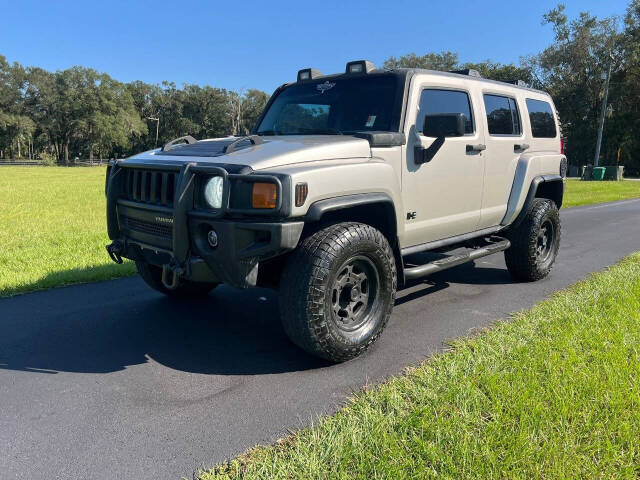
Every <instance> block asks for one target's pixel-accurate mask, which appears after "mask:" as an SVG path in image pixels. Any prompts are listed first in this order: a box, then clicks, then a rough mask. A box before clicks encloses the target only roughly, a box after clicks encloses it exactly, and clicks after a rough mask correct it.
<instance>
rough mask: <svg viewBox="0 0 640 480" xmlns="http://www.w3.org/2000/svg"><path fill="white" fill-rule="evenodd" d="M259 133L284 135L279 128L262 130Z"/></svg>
mask: <svg viewBox="0 0 640 480" xmlns="http://www.w3.org/2000/svg"><path fill="white" fill-rule="evenodd" d="M258 135H264V136H267V135H282V133H280V132H278V131H277V130H262V131H261V132H258Z"/></svg>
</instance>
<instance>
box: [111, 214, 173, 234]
mask: <svg viewBox="0 0 640 480" xmlns="http://www.w3.org/2000/svg"><path fill="white" fill-rule="evenodd" d="M121 221H122V223H124V226H125V227H127V228H129V229H131V230H135V231H137V232H142V233H148V234H150V235H156V236H158V237H165V238H172V237H173V227H172V226H171V225H163V224H161V223H155V222H148V221H146V220H140V219H139V218H131V217H127V216H123V217H122V220H121Z"/></svg>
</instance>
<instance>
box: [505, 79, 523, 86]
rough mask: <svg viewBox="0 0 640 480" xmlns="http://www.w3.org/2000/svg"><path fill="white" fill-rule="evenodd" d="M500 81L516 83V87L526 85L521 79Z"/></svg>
mask: <svg viewBox="0 0 640 480" xmlns="http://www.w3.org/2000/svg"><path fill="white" fill-rule="evenodd" d="M501 82H502V83H508V84H510V85H516V86H518V87H528V85H527V84H526V82H524V81H523V80H501Z"/></svg>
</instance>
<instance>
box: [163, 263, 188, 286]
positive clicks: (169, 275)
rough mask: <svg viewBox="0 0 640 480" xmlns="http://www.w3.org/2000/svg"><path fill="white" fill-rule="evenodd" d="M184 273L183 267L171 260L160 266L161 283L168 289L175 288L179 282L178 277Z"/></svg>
mask: <svg viewBox="0 0 640 480" xmlns="http://www.w3.org/2000/svg"><path fill="white" fill-rule="evenodd" d="M184 273H185V271H184V268H182V267H181V266H179V265H177V264H176V263H174V262H173V261H172V262H171V263H165V264H164V265H163V266H162V285H164V286H165V288H167V289H168V290H175V289H176V288H178V285H179V284H180V277H181V276H183V275H184ZM169 280H170V281H169Z"/></svg>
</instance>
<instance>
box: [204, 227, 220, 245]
mask: <svg viewBox="0 0 640 480" xmlns="http://www.w3.org/2000/svg"><path fill="white" fill-rule="evenodd" d="M207 242H209V246H210V247H211V248H216V247H217V246H218V234H217V233H216V231H215V230H209V233H207Z"/></svg>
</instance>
